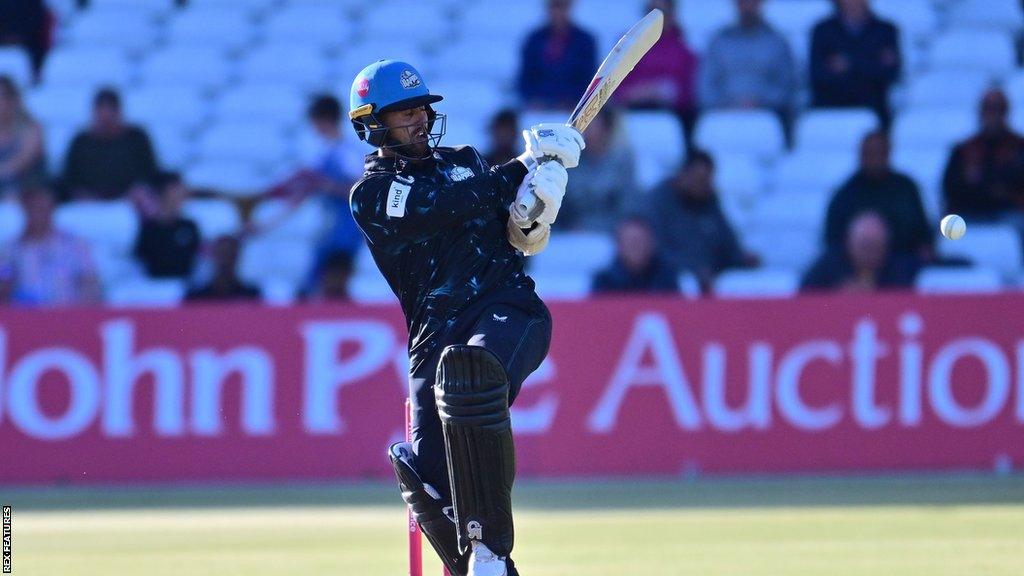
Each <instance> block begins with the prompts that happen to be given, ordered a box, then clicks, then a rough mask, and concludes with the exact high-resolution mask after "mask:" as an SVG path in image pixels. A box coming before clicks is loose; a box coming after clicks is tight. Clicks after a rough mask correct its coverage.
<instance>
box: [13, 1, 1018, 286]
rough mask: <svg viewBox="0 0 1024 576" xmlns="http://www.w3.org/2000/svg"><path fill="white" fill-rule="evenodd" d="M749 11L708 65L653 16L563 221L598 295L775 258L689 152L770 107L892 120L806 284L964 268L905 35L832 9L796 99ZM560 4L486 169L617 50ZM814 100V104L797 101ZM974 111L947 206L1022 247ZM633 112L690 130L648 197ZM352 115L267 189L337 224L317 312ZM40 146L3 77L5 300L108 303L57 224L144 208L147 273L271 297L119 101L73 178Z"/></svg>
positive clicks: (341, 229) (853, 177)
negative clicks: (204, 235)
mask: <svg viewBox="0 0 1024 576" xmlns="http://www.w3.org/2000/svg"><path fill="white" fill-rule="evenodd" d="M691 1H696V0H691ZM723 1H724V0H723ZM735 3H736V8H737V15H738V16H737V20H736V21H735V22H734V23H732V24H730V25H728V26H726V27H724V28H722V29H721V30H719V31H718V32H717V33H716V34H715V35H714V36H713V38H712V39H711V41H710V44H709V45H708V47H707V49H706V50H705V51H704V52H703V54H702V55H700V56H698V55H697V53H696V52H695V51H694V50H693V49H691V47H690V46H689V45H688V43H687V37H686V34H685V32H684V30H683V29H682V28H681V27H680V26H679V25H678V24H677V22H678V21H679V20H678V18H677V17H676V14H675V10H676V6H675V2H674V1H673V0H651V1H650V2H649V5H648V9H650V8H659V9H661V10H662V11H664V12H665V13H666V28H665V31H664V34H663V36H662V38H661V40H660V41H659V42H658V43H657V44H656V45H655V46H654V48H653V49H652V50H651V52H650V53H649V54H648V55H647V57H646V58H645V59H644V60H643V61H642V62H641V63H640V64H639V65H638V66H637V67H636V69H635V70H634V71H633V72H632V74H631V75H630V76H629V77H628V78H627V80H626V81H625V82H623V84H622V85H621V86H620V87H619V89H618V91H617V92H616V95H615V100H614V105H613V106H610V107H607V108H606V109H605V110H604V111H603V112H602V113H601V115H600V116H599V117H598V118H597V119H596V120H595V121H594V123H593V124H592V125H591V126H590V127H589V129H588V131H587V133H586V141H587V147H586V150H585V151H584V153H583V156H582V158H581V161H580V165H579V167H578V168H576V169H574V170H573V171H572V172H571V174H570V184H569V189H568V191H567V194H566V197H565V205H564V207H563V210H562V213H561V215H560V216H559V220H558V222H557V224H556V228H557V229H559V230H560V231H570V230H572V231H588V232H598V233H604V234H608V235H613V236H614V238H615V244H616V252H615V255H614V258H613V260H612V261H611V262H609V263H608V266H607V268H606V269H604V270H601V271H600V272H599V273H597V274H596V275H595V277H594V278H593V283H592V290H593V291H594V292H601V293H609V292H678V291H679V290H680V289H681V287H680V286H679V281H680V280H679V279H680V277H681V274H689V275H691V276H692V277H693V278H694V279H695V280H696V282H697V285H698V286H699V287H700V289H701V291H702V292H707V291H708V290H709V287H710V286H711V283H712V282H713V280H714V278H715V277H716V276H717V275H718V274H720V273H721V272H722V271H724V270H727V269H735V268H754V267H758V266H759V265H760V264H761V261H762V257H763V256H764V255H763V254H753V253H750V252H749V251H747V250H746V249H745V248H744V246H743V243H742V242H741V241H740V238H741V234H738V233H737V230H736V229H735V224H734V223H733V222H731V221H730V218H729V217H728V216H727V212H726V211H725V210H723V208H722V206H721V204H720V202H719V198H718V191H717V190H716V184H715V183H716V158H715V157H714V156H713V155H712V154H711V153H709V152H708V151H705V150H701V149H698V148H697V147H695V146H693V144H692V143H693V141H694V139H693V137H692V135H693V134H692V133H693V129H694V126H695V124H696V122H697V120H698V118H699V117H700V115H701V114H703V113H705V112H707V111H710V110H723V109H726V110H749V109H757V110H766V111H770V112H771V113H772V114H774V115H775V116H777V117H778V119H779V121H780V122H781V124H782V126H783V127H784V132H785V134H786V136H787V139H790V140H791V139H792V132H793V130H792V126H793V123H794V119H795V118H796V117H797V116H798V115H799V114H800V113H801V112H802V111H803V110H804V109H805V108H806V107H810V108H858V109H864V108H866V109H870V110H872V111H873V112H874V113H875V114H876V115H877V117H878V120H879V122H878V126H879V128H878V129H877V130H875V131H872V132H871V133H869V134H867V135H866V136H865V137H864V138H863V140H862V141H861V142H860V149H859V165H858V166H857V168H856V170H855V171H854V172H853V173H852V174H849V175H848V178H847V179H846V180H845V181H842V182H837V183H836V187H835V190H834V192H833V194H832V197H831V200H830V202H829V204H828V210H827V215H826V218H825V221H824V222H823V223H822V229H823V236H822V238H821V246H822V249H821V253H820V256H819V257H818V258H817V259H816V261H815V262H814V263H813V264H812V265H811V266H810V267H809V268H808V269H807V270H806V271H805V273H804V275H803V279H802V289H804V290H807V291H816V290H838V291H850V292H870V291H875V290H880V289H899V288H908V287H911V286H913V285H914V282H915V276H916V274H917V272H918V271H919V270H920V269H921V268H922V267H924V266H932V265H941V264H947V263H948V264H956V262H949V261H947V260H944V259H943V258H941V257H940V256H939V255H938V254H937V251H936V249H935V240H936V239H935V235H936V233H937V223H936V222H932V221H930V220H929V217H928V216H927V215H926V210H925V208H924V203H923V202H922V198H921V192H920V190H919V187H918V184H917V183H916V182H915V181H914V179H913V178H912V177H910V176H909V175H907V174H904V173H901V172H899V171H898V170H896V169H895V168H894V167H893V164H892V162H891V158H890V156H891V146H890V139H889V133H888V128H889V127H890V125H891V120H892V111H891V110H890V106H889V102H890V92H891V91H892V89H893V87H894V85H895V84H896V82H897V81H898V80H899V78H900V76H901V70H902V66H903V56H902V54H901V47H900V42H899V38H900V34H899V30H898V29H897V27H896V26H895V25H894V24H893V23H891V22H888V21H886V20H884V19H882V18H880V17H879V16H877V15H876V14H875V13H873V12H872V10H871V8H870V5H869V3H868V1H867V0H836V2H835V10H834V13H833V14H832V15H831V16H830V17H828V18H826V19H825V20H823V21H821V22H819V23H818V24H817V25H816V26H814V28H813V32H812V36H811V39H810V43H809V47H810V53H809V54H808V55H806V61H807V62H808V73H807V74H806V82H807V83H808V84H807V86H801V82H802V81H803V80H802V79H803V78H804V75H801V74H800V73H799V72H798V70H797V64H796V58H795V56H794V54H793V51H792V48H791V46H790V45H789V43H788V41H787V39H786V37H785V36H784V35H783V34H781V33H779V32H778V31H776V30H775V29H774V28H773V27H772V26H771V25H770V24H769V23H768V22H767V21H766V19H765V18H764V16H763V14H762V2H761V0H735ZM546 7H547V21H546V22H545V23H543V25H541V26H540V27H538V28H537V29H536V30H534V31H532V32H531V33H530V34H529V35H528V36H527V37H526V38H525V40H524V42H523V45H522V46H521V62H520V67H519V75H518V78H517V81H516V89H517V91H518V100H519V102H520V106H519V107H518V108H508V109H505V110H502V111H500V112H499V113H498V114H496V115H495V116H494V117H493V119H492V120H491V122H490V124H489V134H490V141H489V142H488V143H486V144H484V143H474V144H484V145H483V146H481V148H482V151H483V152H484V153H485V155H486V157H487V159H488V160H489V161H490V162H492V163H499V162H503V161H506V160H508V159H509V158H511V157H513V156H515V155H517V154H518V153H519V151H520V147H521V143H520V140H519V138H520V136H519V127H520V116H519V115H520V114H523V113H527V112H530V111H536V110H565V109H571V108H572V107H573V106H574V105H575V103H576V100H577V99H578V97H579V95H580V94H581V93H582V92H583V91H584V89H585V88H586V86H587V84H588V83H589V81H590V79H591V76H592V74H593V72H594V70H595V69H596V68H597V66H598V64H599V61H600V58H601V57H602V56H603V55H602V54H599V49H598V41H597V40H596V39H595V37H594V35H592V34H591V33H590V32H588V30H586V29H584V28H583V27H581V26H579V25H577V24H576V23H575V22H574V20H573V17H572V1H571V0H547V2H546ZM51 27H52V22H51V17H50V16H48V13H47V12H46V11H45V10H44V9H43V5H42V2H41V0H0V41H2V42H4V43H15V44H22V45H24V46H25V47H26V50H28V51H29V52H30V53H31V54H32V61H33V64H34V65H35V67H36V70H37V72H38V70H39V69H41V68H42V67H43V66H45V61H44V58H45V53H46V47H47V46H48V42H49V40H48V38H49V36H48V34H49V32H48V30H49V29H50V28H51ZM802 93H803V94H809V101H802V100H801V97H800V95H801V94H802ZM977 105H978V127H977V131H976V133H975V134H974V135H972V136H971V137H970V138H968V139H967V140H965V141H963V142H960V143H958V144H957V145H956V146H955V147H954V148H953V149H952V150H950V151H949V157H948V160H947V163H946V167H945V172H944V177H943V182H942V192H943V206H942V212H943V213H958V214H960V215H962V216H964V217H965V218H966V219H967V220H968V221H969V222H998V223H1005V224H1009V225H1012V226H1014V227H1015V228H1016V229H1017V230H1018V231H1020V232H1021V233H1022V236H1024V137H1022V136H1021V135H1019V134H1017V133H1016V132H1014V131H1013V130H1012V129H1011V127H1010V125H1009V122H1008V117H1009V114H1010V103H1009V99H1008V98H1007V96H1006V94H1004V93H1003V92H1002V90H1000V89H999V88H998V87H993V88H991V89H990V90H988V91H987V92H986V93H985V94H984V96H983V98H982V99H981V101H980V102H978V104H977ZM626 110H665V111H670V112H672V113H673V114H674V115H676V116H677V117H678V118H679V125H680V126H681V127H682V130H683V131H684V138H685V142H686V143H687V151H686V154H685V159H684V160H683V161H682V162H681V163H680V165H679V166H678V168H677V169H676V170H675V171H674V173H672V174H671V175H670V176H669V177H668V178H667V179H665V180H664V181H663V182H660V183H658V184H656V185H655V186H654V187H653V188H651V189H649V190H646V189H642V187H641V186H640V185H639V184H638V182H637V178H636V176H635V174H634V166H635V162H634V159H635V158H634V157H635V155H637V154H643V153H644V152H643V151H642V150H636V149H632V148H631V147H630V145H629V139H628V138H626V137H625V135H624V134H623V133H622V132H623V130H624V128H623V125H622V124H623V123H622V113H623V111H626ZM446 111H447V112H448V113H449V114H450V115H452V116H455V115H458V113H459V111H458V110H457V109H452V110H446ZM344 116H345V111H344V109H343V105H342V104H341V103H340V102H339V101H338V99H337V98H335V97H334V96H332V95H329V94H322V95H318V96H316V97H315V98H313V99H312V100H311V101H310V103H309V106H308V111H307V117H306V120H307V122H308V124H309V126H310V127H311V129H312V130H313V131H315V133H316V134H317V135H318V138H319V144H318V149H317V151H316V152H315V153H314V154H311V155H310V157H309V158H308V159H307V160H306V163H305V166H304V167H303V168H302V169H300V170H298V171H297V172H296V173H294V174H292V175H291V176H289V177H288V178H286V179H285V180H283V181H282V182H280V183H279V184H278V185H276V186H274V187H272V188H271V189H268V190H266V191H265V193H264V195H265V196H266V197H277V198H281V199H284V200H285V201H287V202H288V203H290V204H292V205H297V204H298V203H300V202H302V201H305V200H308V199H310V198H316V199H317V200H318V202H319V206H320V207H321V209H322V210H323V211H324V213H325V214H326V215H327V216H328V218H327V222H328V225H327V226H325V227H324V229H323V231H322V233H321V237H320V240H319V243H318V246H317V248H316V254H315V257H314V259H313V260H314V264H313V267H312V268H313V271H312V273H311V274H310V277H309V279H308V281H307V282H306V283H305V285H304V286H303V287H302V290H301V297H302V298H303V299H307V300H340V301H344V300H347V299H348V298H349V295H348V294H349V291H348V287H347V286H348V282H349V279H350V278H351V276H352V273H353V266H354V260H355V258H356V254H357V252H358V250H359V248H360V246H361V242H362V238H361V234H360V232H359V230H358V229H357V227H356V226H355V224H354V222H353V221H352V218H351V215H350V213H349V209H348V201H347V195H348V190H349V188H350V186H351V185H352V183H354V181H355V180H356V179H358V178H359V176H360V174H361V171H362V155H363V154H365V153H367V152H369V148H368V147H365V146H362V145H360V144H359V143H357V142H355V136H354V135H353V134H352V133H351V131H350V130H349V129H348V127H347V122H343V117H344ZM45 137H46V135H45V130H44V127H43V126H41V125H40V124H39V123H38V122H37V121H36V120H34V118H33V114H32V111H31V110H30V109H28V108H27V107H26V105H25V103H24V102H23V101H22V98H21V95H20V91H19V88H18V86H17V85H16V84H15V83H14V82H13V81H12V80H11V79H10V78H7V77H2V76H0V194H2V195H3V196H7V197H13V198H16V199H17V201H19V202H20V203H21V205H22V207H23V210H24V213H25V216H26V218H25V221H26V225H25V228H24V232H23V234H22V236H21V238H19V239H18V240H17V241H16V242H15V243H14V244H13V245H12V246H10V247H9V248H8V249H6V250H5V251H3V253H0V301H3V302H10V303H16V304H24V305H64V304H75V303H85V302H93V301H99V300H100V299H101V298H102V293H101V290H100V284H99V282H98V281H97V272H96V267H95V264H94V262H93V259H92V257H91V256H90V254H89V250H88V246H87V245H86V244H85V243H83V242H82V241H81V240H80V239H77V238H75V237H74V236H71V235H69V234H66V233H64V232H61V231H59V230H58V229H57V228H56V227H55V226H54V223H53V214H54V210H55V207H56V206H57V205H58V204H59V203H61V202H67V201H73V200H112V199H128V200H130V201H131V202H132V203H133V205H134V206H135V207H136V210H137V211H138V213H139V215H140V217H141V221H142V224H141V226H140V227H139V231H138V237H137V239H136V241H135V246H134V250H133V254H134V256H135V258H136V259H137V261H138V263H139V265H140V266H141V267H142V268H143V269H144V270H145V272H146V274H147V275H148V276H149V277H151V278H178V279H185V280H187V281H188V283H189V286H190V288H189V291H188V295H187V299H188V300H190V301H191V300H237V299H256V298H259V297H260V293H259V290H258V288H257V287H255V286H252V285H249V284H246V282H244V281H243V280H241V279H240V278H239V277H238V275H237V264H238V257H239V242H240V240H241V238H242V237H244V235H246V234H253V233H255V232H258V231H257V230H253V229H252V228H247V229H245V230H243V232H242V236H238V235H231V236H221V237H218V238H216V239H213V240H212V241H210V242H208V243H206V244H204V243H203V242H202V241H201V237H200V234H199V230H198V228H197V224H196V223H195V222H194V221H192V220H190V219H189V218H188V217H187V216H186V215H185V214H184V213H183V210H182V206H183V205H184V203H185V202H186V200H188V199H189V198H190V197H192V196H193V195H194V194H196V191H193V190H192V189H190V185H189V183H188V182H186V181H185V180H184V179H183V177H182V176H181V175H180V174H177V173H175V172H173V171H168V170H166V169H165V168H164V167H163V165H162V163H161V159H160V158H159V157H158V156H157V154H156V153H155V152H154V147H153V145H152V144H151V142H150V137H149V135H148V134H147V131H146V127H145V126H137V125H133V124H131V123H129V122H127V121H126V120H125V118H124V115H123V113H122V103H121V95H120V94H119V92H118V91H117V90H116V89H113V88H103V89H100V90H98V91H97V92H96V93H95V96H94V99H93V102H92V119H91V122H90V123H89V124H88V125H87V126H83V127H82V128H81V131H80V132H79V133H78V134H77V135H76V136H75V137H74V138H73V140H72V141H71V143H70V145H69V147H68V149H67V150H66V152H65V155H64V158H65V161H64V163H63V169H62V170H61V171H60V173H51V172H49V171H48V170H47V166H46V162H45V151H44V144H43V143H44V139H45ZM447 144H449V145H453V144H461V142H447ZM202 192H203V193H205V191H202ZM214 192H215V191H214Z"/></svg>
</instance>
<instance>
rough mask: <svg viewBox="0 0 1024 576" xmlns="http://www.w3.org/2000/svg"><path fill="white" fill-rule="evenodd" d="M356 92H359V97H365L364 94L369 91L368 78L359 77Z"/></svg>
mask: <svg viewBox="0 0 1024 576" xmlns="http://www.w3.org/2000/svg"><path fill="white" fill-rule="evenodd" d="M356 93H357V94H359V97H360V98H366V95H367V94H369V93H370V79H369V78H366V77H363V78H360V79H359V86H358V87H357V88H356Z"/></svg>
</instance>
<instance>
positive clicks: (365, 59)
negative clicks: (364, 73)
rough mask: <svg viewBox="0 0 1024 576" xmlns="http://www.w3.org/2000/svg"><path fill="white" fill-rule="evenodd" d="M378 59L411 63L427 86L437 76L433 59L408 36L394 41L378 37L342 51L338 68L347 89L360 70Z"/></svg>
mask: <svg viewBox="0 0 1024 576" xmlns="http://www.w3.org/2000/svg"><path fill="white" fill-rule="evenodd" d="M378 60H400V61H402V62H406V63H407V64H411V65H412V66H413V67H415V68H416V70H418V71H419V73H420V74H422V75H423V78H422V79H423V80H424V81H426V82H427V86H430V80H431V79H432V78H435V77H436V76H437V75H436V74H433V73H432V72H433V61H432V60H430V59H428V58H427V56H426V55H424V53H423V51H422V50H421V49H420V48H419V46H417V45H416V44H415V43H413V42H411V41H410V40H409V39H408V38H402V37H399V38H395V40H394V41H390V40H383V39H381V38H377V39H374V40H367V41H364V42H360V43H357V44H353V45H351V46H348V47H347V49H345V50H343V51H342V54H341V63H340V66H339V70H338V73H339V78H340V83H341V85H342V86H343V87H344V88H346V89H347V88H348V87H350V86H351V85H352V81H353V80H355V78H356V75H357V74H359V71H360V70H362V69H363V68H365V67H367V66H369V65H370V64H373V63H374V62H376V61H378ZM346 92H347V91H346Z"/></svg>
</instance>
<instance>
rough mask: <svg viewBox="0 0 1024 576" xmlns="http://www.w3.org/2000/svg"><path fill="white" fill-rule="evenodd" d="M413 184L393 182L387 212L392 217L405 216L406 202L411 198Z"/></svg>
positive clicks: (389, 191)
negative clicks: (410, 192)
mask: <svg viewBox="0 0 1024 576" xmlns="http://www.w3.org/2000/svg"><path fill="white" fill-rule="evenodd" d="M410 190H412V186H409V185H408V184H403V183H401V182H392V183H391V188H390V189H389V190H388V199H387V202H388V207H387V214H388V216H390V217H392V218H401V217H402V216H405V202H406V201H407V200H408V199H409V191H410Z"/></svg>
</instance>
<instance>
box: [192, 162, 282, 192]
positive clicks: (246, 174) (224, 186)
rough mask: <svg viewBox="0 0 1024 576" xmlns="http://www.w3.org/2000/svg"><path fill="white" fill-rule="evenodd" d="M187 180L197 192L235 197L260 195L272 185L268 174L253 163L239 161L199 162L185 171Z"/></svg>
mask: <svg viewBox="0 0 1024 576" xmlns="http://www.w3.org/2000/svg"><path fill="white" fill-rule="evenodd" d="M185 179H186V180H187V181H188V183H189V184H190V185H191V186H192V187H193V188H195V189H197V190H209V191H214V192H219V193H222V194H226V195H228V196H234V197H247V196H255V195H258V194H260V193H262V192H264V191H265V190H266V189H267V187H268V186H270V185H271V183H272V181H271V179H270V178H269V177H268V176H267V174H266V172H265V171H264V170H262V169H260V167H258V166H256V165H255V164H254V163H253V162H246V161H238V160H235V161H224V160H210V161H200V162H197V163H196V164H194V165H192V166H190V167H189V168H188V169H187V170H186V171H185Z"/></svg>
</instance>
